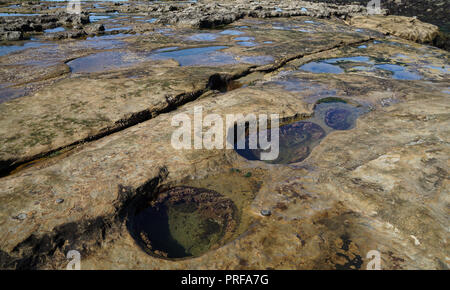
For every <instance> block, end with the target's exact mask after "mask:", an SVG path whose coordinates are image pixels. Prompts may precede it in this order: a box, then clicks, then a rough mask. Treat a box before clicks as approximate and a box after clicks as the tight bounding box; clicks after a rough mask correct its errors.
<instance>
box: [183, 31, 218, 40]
mask: <svg viewBox="0 0 450 290" xmlns="http://www.w3.org/2000/svg"><path fill="white" fill-rule="evenodd" d="M218 37H220V35H218V34H217V33H197V34H194V35H191V36H188V37H186V39H187V40H191V41H215V40H216V39H217V38H218Z"/></svg>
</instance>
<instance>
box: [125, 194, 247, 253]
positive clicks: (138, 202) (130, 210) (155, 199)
mask: <svg viewBox="0 0 450 290" xmlns="http://www.w3.org/2000/svg"><path fill="white" fill-rule="evenodd" d="M186 191H187V193H186V194H185V195H184V196H183V195H182V196H181V197H179V198H180V200H184V198H186V197H187V198H189V197H191V198H195V197H198V196H200V195H201V194H206V201H207V199H208V198H214V199H215V201H216V205H217V204H223V203H227V205H228V208H229V209H231V215H230V216H228V219H227V220H226V222H227V223H226V224H225V225H224V226H223V229H222V230H223V232H222V233H221V234H222V235H221V236H220V239H219V240H218V241H217V242H216V243H212V244H210V245H209V247H208V249H207V250H205V251H203V252H201V253H199V254H197V255H187V256H183V257H170V256H169V255H168V253H165V252H163V251H160V250H159V249H157V248H155V249H151V248H149V247H148V246H147V244H146V243H145V241H144V240H143V239H142V236H141V231H139V228H138V225H137V224H136V220H137V219H138V215H139V214H141V213H142V212H143V211H146V210H148V209H151V208H153V209H156V210H159V209H160V208H162V209H163V210H166V213H167V212H168V210H169V208H168V207H167V205H166V203H167V202H168V201H169V200H170V198H171V197H173V194H175V195H176V194H178V193H180V192H186ZM203 198H205V197H203ZM200 199H202V197H200ZM200 202H203V200H200ZM173 205H176V203H173V204H171V205H170V206H173ZM196 210H198V208H197V209H196ZM214 211H216V210H214ZM126 215H127V217H126V222H125V226H126V228H127V230H128V233H129V234H130V235H131V236H132V238H133V239H134V241H135V244H136V245H137V246H138V247H140V248H141V249H142V251H143V252H145V254H147V255H149V256H151V257H154V258H158V259H163V260H167V261H182V260H188V259H193V258H197V257H200V256H203V255H204V254H207V253H209V252H211V251H215V250H217V249H219V248H221V247H222V246H224V245H225V244H226V243H227V242H229V241H230V240H232V239H233V238H236V237H235V234H236V230H237V228H238V225H239V223H240V218H239V214H238V210H237V207H236V205H235V204H234V202H233V201H232V200H231V199H230V198H228V197H227V196H225V195H222V194H220V193H218V192H216V191H214V190H211V189H207V188H198V187H191V186H173V187H166V186H163V187H162V188H158V189H155V190H152V191H151V192H144V194H142V195H140V196H137V197H136V198H134V199H133V200H132V201H131V202H130V203H129V205H128V206H127V209H126ZM228 227H229V228H231V230H227V228H228ZM147 240H148V241H149V242H150V246H151V241H152V239H151V238H149V237H148V236H147ZM153 240H154V239H153ZM159 253H162V254H159ZM163 254H166V256H165V255H163Z"/></svg>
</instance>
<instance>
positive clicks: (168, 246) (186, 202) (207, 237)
mask: <svg viewBox="0 0 450 290" xmlns="http://www.w3.org/2000/svg"><path fill="white" fill-rule="evenodd" d="M236 215H237V209H236V206H235V205H234V203H233V201H232V200H231V199H229V198H227V197H225V196H223V195H222V194H220V193H218V192H216V191H213V190H208V189H202V188H195V187H186V186H183V187H174V188H171V189H169V190H167V191H165V192H162V193H160V194H159V195H158V197H157V199H156V200H155V201H153V202H152V203H147V204H145V203H144V204H138V205H137V209H136V211H135V212H134V213H132V215H131V216H130V218H129V220H128V223H127V227H128V229H129V231H130V233H131V235H132V236H133V237H134V239H135V240H136V241H137V243H138V244H139V246H141V248H142V249H143V250H144V251H146V252H147V253H148V254H150V255H154V256H157V257H160V258H169V259H176V258H186V257H192V256H199V255H201V254H203V253H205V252H207V251H208V250H210V249H211V248H213V247H218V246H219V245H220V244H221V240H222V239H223V238H224V237H225V236H226V235H227V234H229V233H231V232H233V231H234V230H235V229H236V227H237V224H238V223H237V221H236Z"/></svg>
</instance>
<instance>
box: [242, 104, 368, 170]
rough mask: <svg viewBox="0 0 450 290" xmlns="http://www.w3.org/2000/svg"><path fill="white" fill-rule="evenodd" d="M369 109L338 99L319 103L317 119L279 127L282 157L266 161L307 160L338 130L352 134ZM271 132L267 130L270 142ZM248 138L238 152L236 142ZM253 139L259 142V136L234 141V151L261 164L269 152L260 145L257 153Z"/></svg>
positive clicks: (281, 162) (289, 162) (276, 162)
mask: <svg viewBox="0 0 450 290" xmlns="http://www.w3.org/2000/svg"><path fill="white" fill-rule="evenodd" d="M366 110H367V109H366V108H364V107H361V106H354V105H352V104H349V103H346V102H345V101H343V100H340V99H337V98H326V99H322V100H319V101H318V102H317V103H316V107H315V109H314V115H313V116H312V117H310V118H307V119H305V120H302V121H297V122H290V123H288V124H285V125H282V126H280V127H279V155H278V157H277V158H276V159H275V160H266V162H267V163H272V164H291V163H296V162H301V161H303V160H305V159H306V158H307V157H308V156H309V155H310V154H311V152H312V150H313V148H314V147H315V146H317V145H318V144H319V143H320V142H321V140H322V139H323V138H324V137H325V136H326V135H328V134H329V133H331V132H333V131H336V130H350V129H352V128H353V127H354V126H355V124H356V119H357V118H358V117H359V116H360V115H361V114H363V113H364V112H365V111H366ZM270 131H271V129H268V130H267V137H268V138H270V136H271V133H270ZM239 138H245V148H243V149H240V148H237V140H238V139H239ZM250 138H256V140H258V139H259V134H257V135H256V136H255V134H253V135H252V134H249V133H248V132H246V134H245V137H244V136H241V137H239V136H237V137H236V138H235V141H236V142H235V151H236V152H237V153H238V154H239V155H241V156H242V157H244V158H246V159H247V160H253V161H254V160H261V153H263V152H267V151H270V150H272V149H269V150H263V149H261V147H260V145H259V141H258V144H257V148H256V149H250V148H249V143H250V142H249V140H250Z"/></svg>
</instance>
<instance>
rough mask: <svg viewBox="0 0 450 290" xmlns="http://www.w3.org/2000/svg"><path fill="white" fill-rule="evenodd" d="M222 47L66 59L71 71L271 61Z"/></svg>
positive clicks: (271, 59)
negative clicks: (157, 64)
mask: <svg viewBox="0 0 450 290" xmlns="http://www.w3.org/2000/svg"><path fill="white" fill-rule="evenodd" d="M225 48H227V47H226V46H208V47H197V48H188V49H177V47H170V48H163V49H158V50H155V51H152V52H150V53H133V52H129V51H106V52H99V53H96V54H91V55H89V56H85V57H81V58H78V59H75V60H72V61H70V62H68V63H67V64H68V65H69V67H70V68H71V70H72V72H74V73H86V72H99V71H104V70H109V69H114V68H122V67H127V66H132V65H135V64H138V63H140V62H142V61H150V60H164V59H174V60H176V61H177V62H178V63H179V64H180V66H218V65H226V64H237V63H252V64H266V63H270V62H271V61H273V58H272V57H270V56H242V57H237V56H235V55H233V54H230V53H225V52H223V51H222V50H223V49H225Z"/></svg>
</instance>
